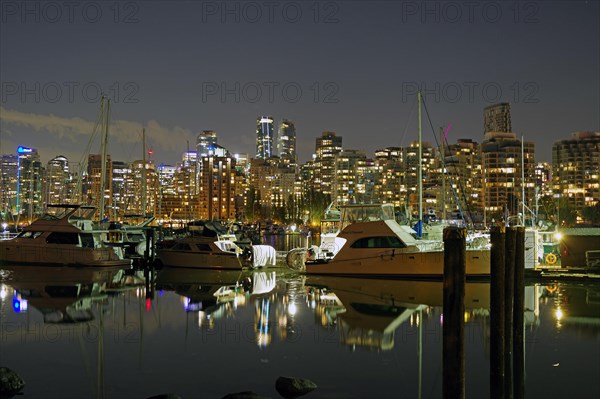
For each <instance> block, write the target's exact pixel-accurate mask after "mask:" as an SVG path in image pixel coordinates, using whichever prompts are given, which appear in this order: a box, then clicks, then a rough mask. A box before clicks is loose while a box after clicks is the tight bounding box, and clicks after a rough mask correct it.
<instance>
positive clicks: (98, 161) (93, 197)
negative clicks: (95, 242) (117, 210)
mask: <svg viewBox="0 0 600 399" xmlns="http://www.w3.org/2000/svg"><path fill="white" fill-rule="evenodd" d="M112 172H113V167H112V160H111V158H110V155H108V156H107V159H106V174H105V176H106V178H105V180H104V193H102V155H99V154H90V155H89V156H88V165H87V177H88V182H87V190H86V193H85V194H86V202H87V203H88V204H90V205H93V206H96V207H97V208H98V210H97V211H96V214H95V216H96V217H98V215H100V198H101V195H104V216H105V217H108V218H109V219H110V218H111V217H112V216H113V212H112V198H113V195H112Z"/></svg>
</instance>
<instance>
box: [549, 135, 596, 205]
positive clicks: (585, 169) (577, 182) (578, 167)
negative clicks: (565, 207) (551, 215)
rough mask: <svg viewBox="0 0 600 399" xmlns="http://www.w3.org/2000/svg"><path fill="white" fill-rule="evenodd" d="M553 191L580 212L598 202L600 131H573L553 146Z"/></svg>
mask: <svg viewBox="0 0 600 399" xmlns="http://www.w3.org/2000/svg"><path fill="white" fill-rule="evenodd" d="M552 178H553V181H554V192H555V193H558V194H559V195H560V196H561V197H562V198H567V199H568V200H569V202H570V203H571V204H572V205H574V206H575V209H576V210H577V211H578V212H580V211H581V210H582V209H583V208H584V207H586V206H592V205H595V204H596V203H598V201H600V132H576V133H573V135H572V137H571V138H570V139H566V140H560V141H556V142H555V143H554V145H553V146H552Z"/></svg>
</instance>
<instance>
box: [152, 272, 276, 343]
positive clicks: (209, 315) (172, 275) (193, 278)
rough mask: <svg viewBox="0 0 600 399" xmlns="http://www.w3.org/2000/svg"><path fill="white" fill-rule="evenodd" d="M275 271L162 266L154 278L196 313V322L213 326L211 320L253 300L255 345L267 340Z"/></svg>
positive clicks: (209, 327) (226, 316)
mask: <svg viewBox="0 0 600 399" xmlns="http://www.w3.org/2000/svg"><path fill="white" fill-rule="evenodd" d="M276 277H277V275H276V272H275V271H252V270H244V271H241V270H240V271H237V270H202V269H195V270H190V269H180V268H169V267H166V268H164V269H162V270H161V271H160V273H159V274H158V276H157V278H156V288H157V289H158V290H166V291H174V292H176V293H177V294H178V295H180V296H181V301H182V304H183V308H184V310H185V311H186V312H189V313H192V312H195V313H197V315H198V325H199V326H200V327H203V328H206V329H213V328H214V327H215V320H218V319H222V318H230V317H234V316H235V311H236V310H237V309H238V307H242V306H246V305H249V304H254V306H255V307H256V309H257V312H256V325H257V327H256V338H257V342H258V343H259V345H262V346H264V345H266V344H268V342H269V341H270V339H269V338H268V334H266V333H265V332H266V331H268V330H269V327H268V326H269V307H270V298H269V297H268V295H269V294H270V293H271V292H272V291H273V290H274V288H275V285H276Z"/></svg>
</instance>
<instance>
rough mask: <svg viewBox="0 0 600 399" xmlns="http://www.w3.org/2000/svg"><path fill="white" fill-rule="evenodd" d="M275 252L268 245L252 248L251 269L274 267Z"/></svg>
mask: <svg viewBox="0 0 600 399" xmlns="http://www.w3.org/2000/svg"><path fill="white" fill-rule="evenodd" d="M276 263H277V251H275V248H273V247H272V246H270V245H253V246H252V267H262V266H275V264H276Z"/></svg>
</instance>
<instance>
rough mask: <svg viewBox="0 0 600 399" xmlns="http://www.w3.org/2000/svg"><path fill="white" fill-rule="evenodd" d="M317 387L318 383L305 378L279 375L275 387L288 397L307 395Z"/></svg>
mask: <svg viewBox="0 0 600 399" xmlns="http://www.w3.org/2000/svg"><path fill="white" fill-rule="evenodd" d="M316 388H317V384H315V383H314V382H312V381H311V380H307V379H304V378H294V377H279V378H278V379H277V381H276V382H275V389H277V392H279V394H280V395H281V396H283V397H284V398H286V399H293V398H297V397H298V396H302V395H306V394H307V393H309V392H310V391H313V390H314V389H316Z"/></svg>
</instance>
